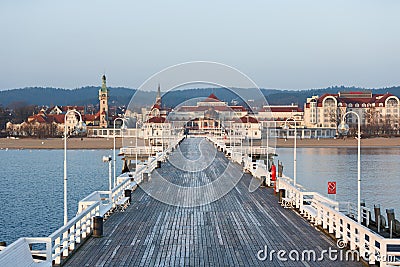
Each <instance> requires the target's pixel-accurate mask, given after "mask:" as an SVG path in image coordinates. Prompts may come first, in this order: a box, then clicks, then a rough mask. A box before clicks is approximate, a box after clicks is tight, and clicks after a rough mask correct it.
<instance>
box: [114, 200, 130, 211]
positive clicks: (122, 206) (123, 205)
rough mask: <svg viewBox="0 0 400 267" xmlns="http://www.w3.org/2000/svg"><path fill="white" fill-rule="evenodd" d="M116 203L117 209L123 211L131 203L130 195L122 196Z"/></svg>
mask: <svg viewBox="0 0 400 267" xmlns="http://www.w3.org/2000/svg"><path fill="white" fill-rule="evenodd" d="M115 204H116V210H118V211H122V212H123V211H125V210H126V209H127V208H128V206H129V204H130V197H122V198H121V199H120V200H118V201H117V203H115Z"/></svg>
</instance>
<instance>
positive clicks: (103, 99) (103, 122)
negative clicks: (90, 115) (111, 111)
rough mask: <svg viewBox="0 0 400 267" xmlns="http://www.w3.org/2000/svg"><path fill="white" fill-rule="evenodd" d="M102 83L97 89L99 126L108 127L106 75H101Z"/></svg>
mask: <svg viewBox="0 0 400 267" xmlns="http://www.w3.org/2000/svg"><path fill="white" fill-rule="evenodd" d="M102 80H103V84H102V85H101V88H100V90H99V100H100V127H102V128H107V127H108V98H109V96H108V92H109V90H108V89H107V86H106V75H103V77H102Z"/></svg>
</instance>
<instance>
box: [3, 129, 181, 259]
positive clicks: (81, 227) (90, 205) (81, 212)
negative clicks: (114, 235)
mask: <svg viewBox="0 0 400 267" xmlns="http://www.w3.org/2000/svg"><path fill="white" fill-rule="evenodd" d="M182 138H183V137H182V136H180V138H177V139H175V140H173V141H172V142H171V144H170V146H169V147H168V148H167V150H166V151H165V152H161V153H157V154H156V156H155V157H149V160H148V162H147V164H138V166H137V170H136V171H135V172H130V173H128V174H122V175H121V176H120V177H118V179H117V180H118V183H117V185H116V186H115V187H114V188H113V189H112V190H111V191H95V192H92V193H91V194H89V195H88V196H86V197H85V198H83V199H82V200H80V201H79V204H78V213H77V215H76V216H75V217H74V218H72V219H71V220H70V221H68V223H67V224H66V225H64V226H62V227H61V228H59V229H58V230H56V231H55V232H54V233H52V234H51V235H50V236H49V237H43V238H27V237H23V238H20V239H18V240H17V241H15V242H14V243H12V244H11V245H10V246H8V247H6V248H4V250H2V251H1V252H0V262H2V260H7V259H8V258H10V257H14V255H13V253H14V252H15V248H17V249H18V248H20V249H21V250H22V249H28V248H29V247H28V248H25V247H23V246H24V245H26V242H27V243H28V244H36V245H37V244H39V246H38V247H39V248H38V250H30V253H31V255H37V256H40V257H41V258H43V259H44V260H42V263H45V262H46V263H48V264H49V266H51V265H52V264H56V265H60V264H61V261H62V259H64V258H66V257H68V256H69V255H71V253H72V252H73V251H74V250H75V249H76V248H77V247H78V246H79V245H80V244H82V242H83V241H84V240H85V239H86V238H87V237H88V236H89V235H90V234H91V233H92V231H93V222H92V218H93V217H95V216H100V215H101V216H103V215H104V214H106V213H109V212H110V213H111V212H112V211H114V210H115V208H116V205H117V204H116V203H117V202H118V201H119V200H121V199H122V198H123V197H125V190H126V189H131V190H132V189H133V188H136V186H137V184H139V183H141V182H142V174H143V173H145V172H147V173H151V172H152V171H153V170H154V169H155V168H156V167H157V161H165V160H166V158H167V155H168V153H167V152H170V151H171V150H172V148H176V147H177V146H178V144H179V142H180V141H181V140H182ZM40 244H41V245H40ZM14 254H15V253H14Z"/></svg>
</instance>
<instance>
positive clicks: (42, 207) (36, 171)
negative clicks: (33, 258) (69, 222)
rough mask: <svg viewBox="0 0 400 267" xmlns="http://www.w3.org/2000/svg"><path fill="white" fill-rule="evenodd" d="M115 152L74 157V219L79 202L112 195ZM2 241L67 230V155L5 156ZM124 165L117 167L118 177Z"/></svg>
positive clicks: (73, 153)
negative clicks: (111, 165) (106, 160)
mask: <svg viewBox="0 0 400 267" xmlns="http://www.w3.org/2000/svg"><path fill="white" fill-rule="evenodd" d="M105 155H112V150H70V151H68V217H69V218H72V217H73V216H74V215H75V214H76V212H77V210H78V201H79V200H80V199H82V198H84V197H85V196H87V195H88V194H90V193H91V192H93V191H95V190H108V164H106V163H103V162H102V156H105ZM0 158H1V171H0V203H1V212H0V241H6V242H7V244H10V243H11V242H12V241H14V240H16V239H17V238H19V237H22V236H34V237H36V236H39V237H41V236H47V235H49V234H51V233H52V232H53V231H54V230H56V229H58V228H59V227H60V226H62V224H63V207H64V206H63V188H64V187H63V177H64V176H63V160H64V155H63V150H8V151H6V150H0ZM121 166H122V161H121V160H118V161H117V174H118V173H119V171H120V170H121Z"/></svg>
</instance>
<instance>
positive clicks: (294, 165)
mask: <svg viewBox="0 0 400 267" xmlns="http://www.w3.org/2000/svg"><path fill="white" fill-rule="evenodd" d="M289 120H293V121H294V149H293V185H294V186H296V176H297V153H296V149H297V121H296V119H295V118H294V117H291V118H287V119H286V121H285V125H284V126H283V127H282V128H283V129H284V130H289V126H288V125H287V124H286V122H288V121H289Z"/></svg>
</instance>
